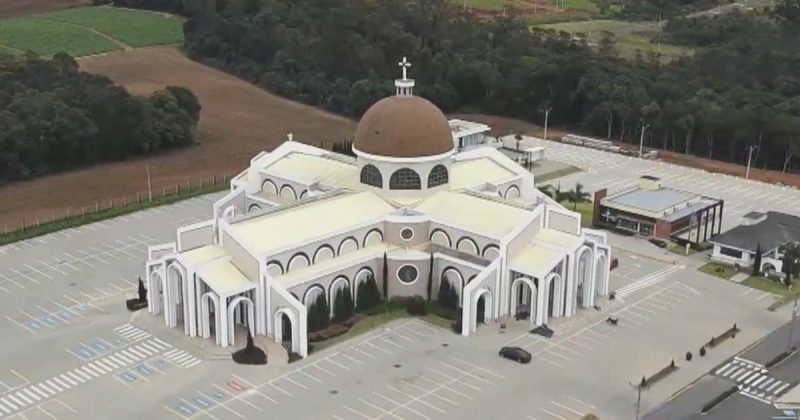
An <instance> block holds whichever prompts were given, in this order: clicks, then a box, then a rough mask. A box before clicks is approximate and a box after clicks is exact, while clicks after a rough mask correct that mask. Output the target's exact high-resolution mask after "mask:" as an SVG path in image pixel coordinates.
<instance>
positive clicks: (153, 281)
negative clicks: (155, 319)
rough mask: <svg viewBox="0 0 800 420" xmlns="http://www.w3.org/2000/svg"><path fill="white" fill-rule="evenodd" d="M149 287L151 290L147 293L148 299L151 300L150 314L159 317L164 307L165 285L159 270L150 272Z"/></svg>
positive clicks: (149, 303)
mask: <svg viewBox="0 0 800 420" xmlns="http://www.w3.org/2000/svg"><path fill="white" fill-rule="evenodd" d="M147 286H148V289H149V290H148V291H147V299H148V300H149V302H148V305H149V306H150V313H152V314H153V315H158V314H160V313H161V308H162V307H163V305H164V283H163V280H162V279H161V274H160V273H159V272H158V270H157V269H156V270H153V271H151V272H150V280H149V282H148V285H147Z"/></svg>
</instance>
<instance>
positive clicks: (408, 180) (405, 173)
mask: <svg viewBox="0 0 800 420" xmlns="http://www.w3.org/2000/svg"><path fill="white" fill-rule="evenodd" d="M421 188H422V181H420V179H419V175H417V173H416V172H414V171H413V170H411V169H408V168H402V169H398V170H396V171H394V173H393V174H392V177H391V178H389V189H391V190H419V189H421Z"/></svg>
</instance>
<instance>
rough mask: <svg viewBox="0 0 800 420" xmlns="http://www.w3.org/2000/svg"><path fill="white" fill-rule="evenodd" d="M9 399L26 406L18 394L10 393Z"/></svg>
mask: <svg viewBox="0 0 800 420" xmlns="http://www.w3.org/2000/svg"><path fill="white" fill-rule="evenodd" d="M8 399H10V400H12V401H14V402H15V403H16V404H17V405H18V406H20V407H25V403H24V402H22V401H20V400H18V399H17V397H16V395H12V394H9V395H8Z"/></svg>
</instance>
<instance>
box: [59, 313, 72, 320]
mask: <svg viewBox="0 0 800 420" xmlns="http://www.w3.org/2000/svg"><path fill="white" fill-rule="evenodd" d="M58 317H59V318H61V319H63V320H64V321H69V320H70V319H72V315H70V314H69V312H67V311H61V312H59V313H58Z"/></svg>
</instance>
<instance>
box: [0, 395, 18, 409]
mask: <svg viewBox="0 0 800 420" xmlns="http://www.w3.org/2000/svg"><path fill="white" fill-rule="evenodd" d="M0 401H2V402H3V404H5V405H7V406H9V407H11V409H12V410H16V409H17V406H16V405H15V404H14V403H12V402H10V401H8V400H7V399H6V397H2V398H0Z"/></svg>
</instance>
